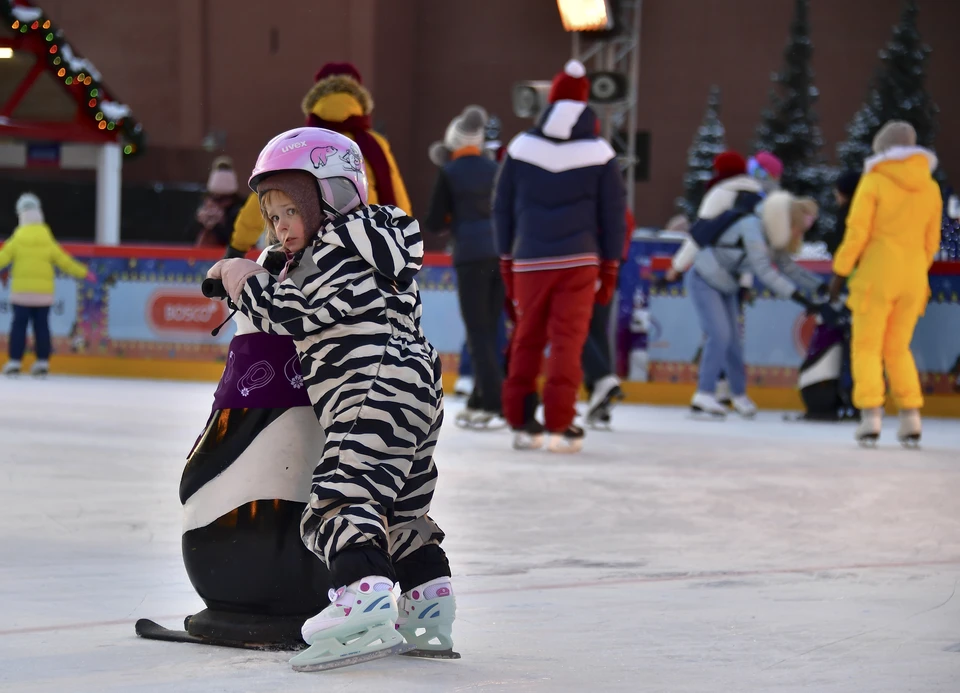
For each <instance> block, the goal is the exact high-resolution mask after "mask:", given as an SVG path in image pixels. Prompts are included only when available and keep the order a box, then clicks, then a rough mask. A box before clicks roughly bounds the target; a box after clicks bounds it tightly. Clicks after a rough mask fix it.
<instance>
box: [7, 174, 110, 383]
mask: <svg viewBox="0 0 960 693" xmlns="http://www.w3.org/2000/svg"><path fill="white" fill-rule="evenodd" d="M17 214H18V215H19V217H20V224H19V226H17V228H16V229H15V230H14V232H13V235H12V236H11V237H10V239H9V240H8V241H7V242H6V243H4V244H3V247H2V248H0V269H3V268H4V267H6V266H7V265H9V264H12V265H13V268H12V269H11V271H10V303H11V304H12V306H13V323H12V324H11V326H10V344H9V353H10V360H9V361H7V363H6V364H5V365H4V367H3V374H4V375H15V374H17V373H19V372H20V359H22V358H23V352H24V350H25V348H26V342H27V326H28V325H29V324H30V323H33V339H34V343H35V351H36V354H37V360H36V362H35V363H34V364H33V367H32V368H31V369H30V372H31V373H32V374H33V375H46V373H47V371H48V370H49V368H50V365H49V359H50V351H51V345H50V323H49V320H50V306H52V305H53V286H54V285H53V279H54V272H53V270H54V267H57V268H59V269H60V270H61V271H62V272H64V273H65V274H69V275H70V276H72V277H76V278H77V279H83V278H84V277H86V279H87V280H88V281H94V280H95V277H94V276H93V273H92V272H89V271H88V270H87V267H86V265H83V264H81V263H79V262H77V261H76V260H74V259H73V258H72V257H70V256H69V255H68V254H67V253H66V251H64V249H63V248H61V247H60V244H59V243H57V241H56V239H55V238H54V237H53V232H52V231H51V230H50V227H49V226H47V224H46V223H45V222H44V219H43V210H42V209H41V207H40V200H39V199H38V198H37V196H36V195H34V194H33V193H24V194H23V195H21V196H20V199H18V200H17Z"/></svg>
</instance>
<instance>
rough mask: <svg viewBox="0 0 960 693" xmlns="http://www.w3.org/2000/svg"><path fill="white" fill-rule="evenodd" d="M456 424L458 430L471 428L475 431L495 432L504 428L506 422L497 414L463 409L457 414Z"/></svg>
mask: <svg viewBox="0 0 960 693" xmlns="http://www.w3.org/2000/svg"><path fill="white" fill-rule="evenodd" d="M456 424H457V426H459V427H460V428H472V429H475V430H477V431H496V430H499V429H501V428H505V427H506V425H507V422H506V420H505V419H504V418H503V417H502V416H500V414H499V412H495V411H483V410H482V409H464V410H463V411H461V412H460V413H458V414H457V418H456Z"/></svg>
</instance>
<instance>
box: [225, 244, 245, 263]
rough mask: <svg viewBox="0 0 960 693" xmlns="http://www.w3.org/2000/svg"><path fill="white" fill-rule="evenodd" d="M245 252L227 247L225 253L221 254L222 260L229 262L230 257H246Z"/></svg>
mask: <svg viewBox="0 0 960 693" xmlns="http://www.w3.org/2000/svg"><path fill="white" fill-rule="evenodd" d="M246 255H247V251H245V250H237V249H236V248H234V247H233V246H232V245H227V252H226V253H224V254H223V259H224V260H229V259H230V258H232V257H246Z"/></svg>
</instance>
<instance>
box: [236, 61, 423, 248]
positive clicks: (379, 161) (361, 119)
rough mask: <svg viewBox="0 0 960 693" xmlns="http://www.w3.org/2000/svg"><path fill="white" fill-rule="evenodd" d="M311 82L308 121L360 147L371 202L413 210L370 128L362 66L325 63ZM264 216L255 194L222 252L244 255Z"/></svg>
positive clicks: (397, 172)
mask: <svg viewBox="0 0 960 693" xmlns="http://www.w3.org/2000/svg"><path fill="white" fill-rule="evenodd" d="M314 81H315V84H314V85H313V87H311V89H310V91H309V92H307V95H306V96H305V97H304V99H303V104H302V109H303V115H304V116H306V119H307V121H306V124H307V125H309V126H312V127H319V128H326V129H328V130H333V131H334V132H339V133H340V134H342V135H346V136H347V137H349V138H350V139H352V140H353V141H354V142H356V143H357V145H358V146H359V147H360V153H361V154H362V155H363V162H364V168H365V170H366V173H367V181H368V183H369V186H370V188H369V190H370V198H369V201H370V204H379V205H395V206H397V207H399V208H400V209H402V210H403V211H404V212H406V213H407V214H408V215H410V216H413V208H412V207H411V205H410V197H409V196H408V195H407V188H406V186H404V184H403V178H401V176H400V170H399V168H397V162H396V160H395V159H394V158H393V153H392V152H391V151H390V144H389V143H388V142H387V139H386V138H385V137H384V136H383V135H381V134H379V133H377V132H374V131H373V130H371V129H370V128H371V123H370V114H371V113H372V112H373V97H372V96H370V92H369V91H367V89H366V87H364V86H363V79H362V78H361V77H360V72H359V71H358V70H357V68H356V67H354V66H353V65H352V64H350V63H327V64H326V65H324V66H323V67H321V68H320V70H319V71H318V72H317V74H316V75H315V76H314ZM263 230H264V224H263V217H262V216H261V215H260V202H259V200H258V199H257V196H256V195H251V196H250V197H249V198H247V202H246V204H244V206H243V208H242V209H241V210H240V214H239V215H237V219H236V221H235V222H234V227H233V235H232V236H231V238H230V245H229V246H228V247H227V253H226V257H242V256H243V255H245V254H246V252H247V251H248V250H250V248H252V247H253V246H254V245H256V243H257V240H258V239H259V238H260V234H261V233H263Z"/></svg>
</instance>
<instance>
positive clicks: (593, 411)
mask: <svg viewBox="0 0 960 693" xmlns="http://www.w3.org/2000/svg"><path fill="white" fill-rule="evenodd" d="M623 398H624V394H623V390H621V389H620V379H619V378H617V376H615V375H607V376H604V377H603V378H600V380H598V381H597V383H596V384H595V385H594V386H593V394H592V395H591V396H590V401H589V402H587V415H586V419H587V421H588V422H589V421H593V420H596V419H597V418H599V416H600V414H601V412H604V411H605V412H606V413H607V418H608V419H609V414H610V411H611V410H612V409H613V406H614V404H615V403H616V402H619V401H620V400H622V399H623Z"/></svg>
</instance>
